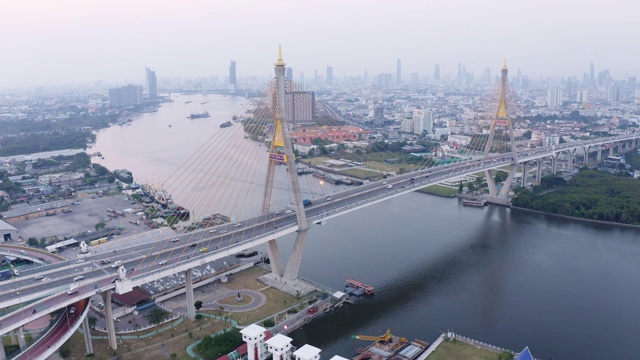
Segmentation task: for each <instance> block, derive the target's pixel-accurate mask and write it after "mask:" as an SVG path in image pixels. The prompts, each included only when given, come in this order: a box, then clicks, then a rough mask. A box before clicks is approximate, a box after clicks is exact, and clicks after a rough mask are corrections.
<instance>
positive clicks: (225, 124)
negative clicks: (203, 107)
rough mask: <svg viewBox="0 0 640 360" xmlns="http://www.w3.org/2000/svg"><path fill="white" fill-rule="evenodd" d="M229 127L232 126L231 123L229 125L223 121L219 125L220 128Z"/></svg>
mask: <svg viewBox="0 0 640 360" xmlns="http://www.w3.org/2000/svg"><path fill="white" fill-rule="evenodd" d="M229 126H233V123H231V121H225V122H223V123H222V124H220V127H221V128H227V127H229Z"/></svg>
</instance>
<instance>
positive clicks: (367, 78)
mask: <svg viewBox="0 0 640 360" xmlns="http://www.w3.org/2000/svg"><path fill="white" fill-rule="evenodd" d="M362 81H363V82H365V83H367V82H369V72H368V71H366V70H365V71H364V74H362Z"/></svg>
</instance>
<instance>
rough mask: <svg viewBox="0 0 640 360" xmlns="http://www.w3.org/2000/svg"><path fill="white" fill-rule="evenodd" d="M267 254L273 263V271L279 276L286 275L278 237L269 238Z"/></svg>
mask: <svg viewBox="0 0 640 360" xmlns="http://www.w3.org/2000/svg"><path fill="white" fill-rule="evenodd" d="M267 254H268V255H269V262H270V263H271V272H272V273H273V274H274V275H276V276H278V277H282V276H284V263H283V262H282V255H280V248H279V247H278V243H277V242H276V239H273V240H269V242H268V243H267Z"/></svg>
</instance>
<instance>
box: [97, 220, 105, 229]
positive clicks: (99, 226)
mask: <svg viewBox="0 0 640 360" xmlns="http://www.w3.org/2000/svg"><path fill="white" fill-rule="evenodd" d="M106 226H107V224H105V223H104V221H100V222H99V223H97V224H96V231H100V230H102V229H104V228H105V227H106Z"/></svg>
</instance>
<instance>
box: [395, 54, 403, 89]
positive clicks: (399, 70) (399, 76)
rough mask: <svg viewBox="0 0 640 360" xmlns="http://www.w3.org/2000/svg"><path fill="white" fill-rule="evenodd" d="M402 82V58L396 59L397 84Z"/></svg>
mask: <svg viewBox="0 0 640 360" xmlns="http://www.w3.org/2000/svg"><path fill="white" fill-rule="evenodd" d="M400 83H402V62H401V61H400V59H397V60H396V84H398V85H400Z"/></svg>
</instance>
